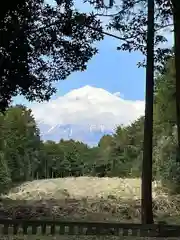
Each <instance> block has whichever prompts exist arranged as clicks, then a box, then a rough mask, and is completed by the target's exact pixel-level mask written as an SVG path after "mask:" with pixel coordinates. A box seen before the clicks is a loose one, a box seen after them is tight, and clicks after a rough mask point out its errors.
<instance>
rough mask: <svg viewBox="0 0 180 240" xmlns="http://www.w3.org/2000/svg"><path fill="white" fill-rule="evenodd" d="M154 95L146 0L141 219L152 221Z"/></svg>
mask: <svg viewBox="0 0 180 240" xmlns="http://www.w3.org/2000/svg"><path fill="white" fill-rule="evenodd" d="M153 95H154V0H148V26H147V64H146V99H145V120H144V147H143V163H142V194H141V199H142V201H141V221H142V223H147V224H150V223H153V212H152V148H153V146H152V139H153Z"/></svg>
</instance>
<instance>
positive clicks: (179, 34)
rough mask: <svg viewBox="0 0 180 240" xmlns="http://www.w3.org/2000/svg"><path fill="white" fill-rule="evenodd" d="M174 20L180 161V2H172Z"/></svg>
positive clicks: (175, 0) (178, 157) (178, 155)
mask: <svg viewBox="0 0 180 240" xmlns="http://www.w3.org/2000/svg"><path fill="white" fill-rule="evenodd" d="M172 5H173V18H174V53H175V69H176V122H177V138H178V146H177V147H178V149H177V160H178V161H179V160H180V0H172Z"/></svg>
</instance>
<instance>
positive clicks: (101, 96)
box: [64, 85, 117, 102]
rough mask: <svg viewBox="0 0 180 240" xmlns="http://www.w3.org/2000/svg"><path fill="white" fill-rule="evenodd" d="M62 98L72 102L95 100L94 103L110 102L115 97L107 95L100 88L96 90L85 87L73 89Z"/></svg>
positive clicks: (107, 93) (106, 92)
mask: <svg viewBox="0 0 180 240" xmlns="http://www.w3.org/2000/svg"><path fill="white" fill-rule="evenodd" d="M64 97H67V98H69V99H71V100H72V99H74V100H83V99H84V100H85V99H86V100H89V101H90V100H96V101H98V102H99V101H100V102H102V101H112V99H116V98H117V96H116V95H114V94H111V93H109V92H108V91H106V90H104V89H102V88H96V87H92V86H89V85H86V86H84V87H82V88H78V89H74V90H72V91H71V92H69V93H67V94H66V95H65V96H64Z"/></svg>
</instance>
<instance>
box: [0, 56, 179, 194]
mask: <svg viewBox="0 0 180 240" xmlns="http://www.w3.org/2000/svg"><path fill="white" fill-rule="evenodd" d="M174 69H175V68H174V60H173V59H171V60H170V61H169V62H168V63H167V65H166V67H165V71H164V73H163V74H158V75H157V76H156V79H155V100H154V141H153V177H154V179H157V180H161V181H162V182H163V183H164V184H165V185H166V186H168V187H169V189H171V190H174V191H176V192H177V191H179V189H178V186H179V183H180V163H178V162H177V161H176V140H177V138H176V129H175V128H176V111H175V70H174ZM143 124H144V117H140V118H139V119H137V120H136V121H135V122H133V123H132V124H131V125H129V126H127V127H122V126H118V127H117V128H116V130H115V133H114V134H113V135H105V136H103V137H102V138H101V139H100V141H99V143H98V145H97V146H96V147H92V148H91V147H89V146H88V145H86V144H84V143H82V142H78V141H74V140H68V141H65V140H62V139H61V136H59V139H61V140H60V141H59V142H58V143H56V142H53V141H46V142H43V141H42V140H41V139H40V131H39V129H38V126H37V124H36V121H35V119H34V117H33V114H32V112H31V110H29V109H27V108H26V107H25V106H21V105H16V106H12V107H10V108H9V109H8V110H7V111H6V112H5V115H3V114H2V115H1V116H0V190H1V191H4V190H7V189H8V188H9V187H10V186H12V183H13V184H14V183H18V182H24V181H29V180H34V179H45V178H56V177H68V176H99V177H104V176H109V177H115V176H116V177H140V176H141V162H142V151H143V131H144V129H143Z"/></svg>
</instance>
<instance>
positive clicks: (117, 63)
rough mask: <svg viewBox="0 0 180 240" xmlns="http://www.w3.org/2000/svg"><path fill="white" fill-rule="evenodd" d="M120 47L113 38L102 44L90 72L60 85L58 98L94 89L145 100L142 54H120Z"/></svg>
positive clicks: (74, 75)
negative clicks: (138, 63)
mask: <svg viewBox="0 0 180 240" xmlns="http://www.w3.org/2000/svg"><path fill="white" fill-rule="evenodd" d="M117 46H118V40H116V39H113V38H111V37H106V38H105V39H104V40H103V41H101V42H98V43H97V47H98V49H99V53H98V54H97V55H95V56H94V57H93V58H92V59H91V60H90V61H89V62H88V68H87V70H86V71H85V72H76V73H73V74H71V75H70V76H69V77H68V78H67V80H65V81H59V82H57V83H56V84H55V86H56V87H57V93H56V96H60V95H64V94H65V93H67V92H69V91H70V90H72V89H74V88H80V87H82V86H85V85H91V86H94V87H101V88H104V89H105V90H108V91H109V92H120V93H121V94H122V95H123V96H124V98H125V99H129V100H136V99H138V100H143V99H144V83H145V69H143V68H138V67H137V66H136V64H137V62H138V61H139V60H141V59H142V57H143V56H142V55H141V54H140V53H138V52H135V53H131V54H130V53H128V52H121V51H118V50H116V48H117ZM56 96H53V97H52V99H53V98H55V97H56ZM14 102H16V103H27V101H25V99H24V98H22V97H17V98H16V100H15V101H14Z"/></svg>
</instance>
